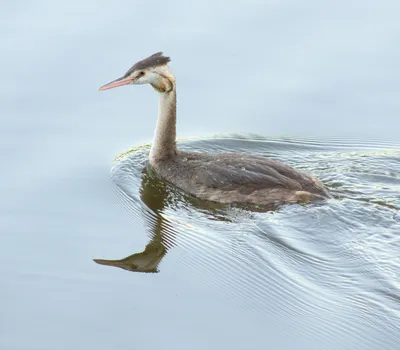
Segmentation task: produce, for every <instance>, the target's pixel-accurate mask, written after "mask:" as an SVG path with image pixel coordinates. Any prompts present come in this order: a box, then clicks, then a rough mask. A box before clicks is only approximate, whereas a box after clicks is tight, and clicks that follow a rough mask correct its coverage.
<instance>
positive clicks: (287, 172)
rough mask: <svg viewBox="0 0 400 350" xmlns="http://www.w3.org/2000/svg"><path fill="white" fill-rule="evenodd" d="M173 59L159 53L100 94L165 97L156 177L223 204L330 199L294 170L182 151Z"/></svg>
mask: <svg viewBox="0 0 400 350" xmlns="http://www.w3.org/2000/svg"><path fill="white" fill-rule="evenodd" d="M168 62H170V58H169V57H165V56H163V53H162V52H158V53H155V54H153V55H151V56H150V57H148V58H145V59H144V60H141V61H139V62H137V63H135V64H134V65H133V66H132V67H131V68H130V69H129V70H128V71H127V72H126V73H125V75H124V76H122V77H121V78H118V79H116V80H114V81H112V82H110V83H108V84H106V85H103V86H102V87H100V88H99V90H107V89H112V88H115V87H118V86H123V85H128V84H136V85H141V84H150V85H151V86H152V87H153V88H154V90H156V91H157V92H158V93H159V107H158V120H157V125H156V130H155V134H154V141H153V144H152V146H151V150H150V155H149V160H150V165H151V167H152V168H153V169H154V171H155V172H156V174H157V175H158V176H159V177H160V178H161V179H163V180H166V181H167V182H169V183H172V184H173V185H175V186H176V187H178V188H180V189H181V190H183V191H184V192H186V193H188V194H191V195H193V196H195V197H198V198H200V199H204V200H209V201H215V202H219V203H243V204H256V205H273V204H276V203H297V202H309V201H313V200H317V199H324V198H327V197H329V195H328V192H327V191H326V189H325V188H324V186H323V185H322V183H321V182H320V181H319V180H318V179H316V178H314V177H311V176H309V175H307V174H304V173H302V172H300V171H298V170H295V169H294V168H292V167H291V166H288V165H285V164H282V163H280V162H278V161H275V160H272V159H268V158H265V157H262V156H253V155H249V154H245V153H218V154H209V153H199V152H183V151H180V150H178V149H177V148H176V80H175V77H174V75H173V73H172V71H171V69H170V68H169V66H168Z"/></svg>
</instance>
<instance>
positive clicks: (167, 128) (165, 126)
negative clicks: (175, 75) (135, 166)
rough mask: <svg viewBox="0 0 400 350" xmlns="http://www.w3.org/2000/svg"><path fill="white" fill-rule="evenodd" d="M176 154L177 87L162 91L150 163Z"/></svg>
mask: <svg viewBox="0 0 400 350" xmlns="http://www.w3.org/2000/svg"><path fill="white" fill-rule="evenodd" d="M175 154H176V89H175V86H174V87H173V89H172V90H170V91H169V92H163V93H160V97H159V103H158V119H157V126H156V131H155V133H154V139H153V144H152V146H151V151H150V163H151V164H154V163H156V162H157V161H161V160H166V159H168V158H172V157H173V156H174V155H175Z"/></svg>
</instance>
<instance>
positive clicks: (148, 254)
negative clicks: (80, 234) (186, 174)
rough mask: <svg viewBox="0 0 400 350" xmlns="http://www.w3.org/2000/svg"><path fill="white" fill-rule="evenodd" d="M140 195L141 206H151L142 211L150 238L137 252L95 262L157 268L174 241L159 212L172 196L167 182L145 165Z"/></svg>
mask: <svg viewBox="0 0 400 350" xmlns="http://www.w3.org/2000/svg"><path fill="white" fill-rule="evenodd" d="M140 197H141V199H142V201H143V202H144V203H145V205H146V206H147V208H144V210H148V209H150V213H147V215H145V218H146V222H147V227H148V229H149V231H150V236H151V240H150V242H149V243H148V244H147V245H146V248H145V249H144V250H143V251H142V252H140V253H135V254H132V255H130V256H128V257H126V258H124V259H120V260H105V259H94V261H95V262H96V263H98V264H101V265H107V266H115V267H119V268H122V269H125V270H129V271H135V272H153V273H154V272H158V271H159V270H158V268H157V267H158V265H159V263H160V261H161V260H162V259H163V258H164V256H165V255H166V254H167V250H168V249H169V248H171V246H172V245H173V240H174V237H173V235H174V230H173V229H171V225H170V223H169V222H168V220H166V219H165V218H164V217H163V215H162V211H163V209H164V208H165V207H166V206H167V203H168V202H169V201H170V198H171V196H170V193H169V189H168V186H167V184H166V183H165V182H163V181H161V180H158V179H157V177H155V176H154V174H152V171H151V170H150V169H149V168H147V167H146V168H145V169H144V170H143V172H142V182H141V188H140Z"/></svg>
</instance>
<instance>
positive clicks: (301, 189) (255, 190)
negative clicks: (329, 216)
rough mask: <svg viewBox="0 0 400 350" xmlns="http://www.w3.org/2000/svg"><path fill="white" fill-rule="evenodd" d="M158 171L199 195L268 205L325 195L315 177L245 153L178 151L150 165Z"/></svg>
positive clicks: (210, 198)
mask: <svg viewBox="0 0 400 350" xmlns="http://www.w3.org/2000/svg"><path fill="white" fill-rule="evenodd" d="M152 166H153V168H154V169H155V171H156V172H157V174H158V175H159V176H160V177H162V178H163V179H165V180H167V181H168V182H170V183H172V184H174V185H175V186H177V187H178V188H180V189H182V190H183V191H185V192H187V193H189V194H192V195H194V196H196V197H198V198H201V199H206V200H211V201H215V202H220V203H235V202H239V203H250V204H260V205H270V204H273V203H277V202H301V201H311V200H314V199H322V198H325V197H327V196H328V194H327V192H326V190H325V189H324V187H323V185H322V184H321V182H320V181H319V180H318V179H315V178H312V177H311V176H309V175H307V174H304V173H303V172H300V171H298V170H295V169H294V168H292V167H290V166H288V165H284V164H282V163H280V162H278V161H275V160H272V159H269V158H266V157H261V156H252V155H249V154H245V153H219V154H208V153H189V152H178V153H177V155H176V156H174V157H173V158H171V159H167V160H163V161H158V162H156V163H155V164H152Z"/></svg>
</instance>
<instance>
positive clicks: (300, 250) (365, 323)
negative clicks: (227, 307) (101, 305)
mask: <svg viewBox="0 0 400 350" xmlns="http://www.w3.org/2000/svg"><path fill="white" fill-rule="evenodd" d="M179 147H180V148H182V149H185V150H189V151H207V152H221V151H245V152H251V153H254V154H260V155H264V156H269V157H271V158H274V159H279V160H281V161H283V162H286V163H288V164H290V165H292V166H295V167H297V168H299V169H302V170H304V171H306V172H309V173H311V174H313V175H315V176H317V177H319V178H320V179H321V180H322V182H324V183H325V184H326V186H327V187H328V188H329V190H330V191H331V193H332V195H333V198H332V199H331V200H327V201H325V202H323V203H318V204H309V205H288V206H282V207H280V208H277V209H276V210H275V211H270V212H264V213H262V212H261V213H260V212H255V211H254V212H252V211H249V210H246V209H244V208H240V207H227V206H222V205H218V204H216V203H210V202H208V203H207V202H202V201H200V200H197V199H194V198H192V197H190V196H187V195H186V194H184V193H182V192H180V191H179V190H177V189H176V188H174V187H171V186H170V185H169V184H167V183H164V182H163V181H160V180H158V179H157V178H156V176H155V175H154V174H153V173H152V172H151V170H149V169H148V168H147V167H146V162H147V157H148V152H149V146H148V145H144V146H140V147H136V148H134V149H132V150H130V151H128V152H125V153H124V154H123V155H121V156H119V157H117V159H116V161H115V164H114V166H113V168H112V170H111V177H112V179H113V181H114V183H115V185H116V191H117V195H118V198H119V202H120V205H121V206H122V207H123V209H124V210H125V211H126V212H127V213H129V214H128V215H131V216H133V218H134V219H135V221H136V222H137V220H138V219H139V220H140V222H143V223H144V225H145V227H146V228H147V230H148V232H149V237H150V241H149V244H148V245H147V246H146V249H145V251H144V252H142V253H139V254H142V255H141V256H140V258H143V255H145V256H146V258H147V259H150V260H151V259H153V260H154V261H156V260H155V259H156V257H155V256H152V255H151V254H152V252H153V251H152V250H151V249H150V248H147V247H160V246H161V247H164V248H165V250H166V252H169V251H170V250H173V251H180V254H179V255H178V256H175V258H174V259H175V260H174V261H171V262H169V263H168V264H166V265H164V261H169V260H168V259H169V258H168V256H169V254H168V253H167V254H165V255H163V256H162V257H161V260H162V261H161V262H159V263H160V266H159V267H158V271H160V272H162V271H163V269H177V270H179V271H182V270H185V271H191V273H194V274H196V280H197V283H201V284H202V285H203V286H207V288H210V289H213V290H214V291H215V292H216V293H220V294H221V297H222V298H228V299H230V300H233V301H234V304H235V305H236V307H238V308H243V309H244V310H247V311H248V310H252V311H253V312H255V313H261V314H263V315H265V314H266V313H268V315H270V317H272V319H273V320H274V321H273V322H280V323H282V324H286V323H287V322H289V323H290V324H291V327H290V328H288V329H290V332H291V333H293V334H298V335H301V334H302V335H304V334H308V335H309V336H310V337H319V336H321V334H325V339H327V341H329V342H332V343H335V339H337V337H339V338H340V337H343V336H346V337H352V338H354V339H358V340H359V341H360V342H364V343H368V344H378V340H377V339H378V338H377V337H376V332H379V330H382V329H384V330H385V332H387V333H391V334H392V335H393V334H395V331H398V325H399V324H400V307H399V305H400V297H399V295H400V284H399V283H398V281H399V278H398V277H399V275H398V271H399V267H400V261H399V258H398V252H399V251H400V240H399V238H398V233H399V232H400V220H399V215H400V214H399V208H400V195H399V193H400V191H399V189H400V188H399V186H400V149H399V145H398V144H396V143H395V142H381V141H378V140H375V141H373V142H365V141H362V140H360V141H357V140H342V139H331V140H328V141H324V142H321V141H319V140H313V139H291V138H275V139H274V138H268V139H267V138H262V137H260V136H257V135H250V136H248V137H244V136H242V135H229V136H228V137H213V138H204V139H193V140H182V141H181V142H180V144H179ZM146 250H148V254H147V255H146V254H144V253H146ZM149 252H150V253H149ZM157 252H159V250H158V251H157ZM154 254H155V253H154ZM133 255H135V254H133ZM157 257H159V255H158V256H157ZM157 266H158V263H157ZM288 320H289V321H288ZM300 320H301V321H300ZM327 329H329V334H327ZM372 330H373V331H372ZM324 332H325V333H324ZM293 334H292V335H293ZM382 334H383V333H382Z"/></svg>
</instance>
